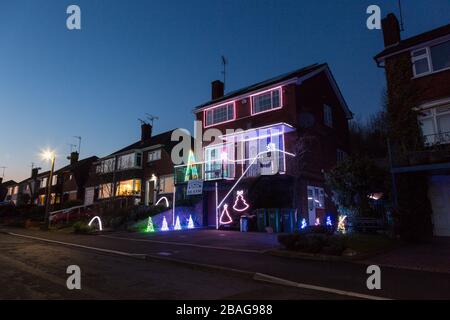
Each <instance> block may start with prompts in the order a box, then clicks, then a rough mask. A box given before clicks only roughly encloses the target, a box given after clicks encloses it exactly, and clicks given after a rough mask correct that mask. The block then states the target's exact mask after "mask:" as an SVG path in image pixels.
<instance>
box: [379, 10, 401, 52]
mask: <svg viewBox="0 0 450 320" xmlns="http://www.w3.org/2000/svg"><path fill="white" fill-rule="evenodd" d="M381 25H382V27H383V38H384V46H385V47H389V46H392V45H394V44H397V43H399V42H400V40H401V36H400V24H399V22H398V19H397V17H396V16H395V14H393V13H389V14H388V15H387V16H386V18H384V19H383V20H381Z"/></svg>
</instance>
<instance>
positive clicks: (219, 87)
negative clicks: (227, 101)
mask: <svg viewBox="0 0 450 320" xmlns="http://www.w3.org/2000/svg"><path fill="white" fill-rule="evenodd" d="M224 89H225V87H224V84H223V82H222V81H220V80H216V81H213V82H212V83H211V99H212V100H216V99H219V98H222V97H223V94H224Z"/></svg>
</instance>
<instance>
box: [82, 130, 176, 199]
mask: <svg viewBox="0 0 450 320" xmlns="http://www.w3.org/2000/svg"><path fill="white" fill-rule="evenodd" d="M172 132H173V130H171V131H167V132H164V133H161V134H158V135H155V136H153V135H152V125H150V124H148V123H143V124H142V126H141V139H140V140H139V141H137V142H135V143H133V144H131V145H129V146H127V147H124V148H122V149H120V150H118V151H116V152H114V153H112V154H110V155H108V156H106V157H103V158H101V159H99V160H98V161H96V162H95V163H94V165H93V166H92V168H91V172H90V177H89V181H88V182H87V187H86V190H85V193H86V194H85V204H86V205H89V204H92V203H94V202H100V201H106V200H111V199H117V198H125V199H126V200H127V202H128V201H131V202H130V204H144V205H147V206H150V205H153V204H155V203H156V201H157V200H158V199H157V198H158V197H160V196H166V197H167V198H168V199H171V198H172V194H173V187H174V184H173V164H172V161H171V150H172V148H173V146H174V145H175V144H176V143H177V142H173V141H171V137H172Z"/></svg>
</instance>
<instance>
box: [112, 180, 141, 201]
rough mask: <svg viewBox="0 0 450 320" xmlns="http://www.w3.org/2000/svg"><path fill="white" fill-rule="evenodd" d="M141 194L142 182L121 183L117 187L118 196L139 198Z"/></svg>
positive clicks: (129, 181)
mask: <svg viewBox="0 0 450 320" xmlns="http://www.w3.org/2000/svg"><path fill="white" fill-rule="evenodd" d="M140 194H141V180H140V179H131V180H126V181H120V182H118V183H117V185H116V196H119V197H120V196H139V195H140Z"/></svg>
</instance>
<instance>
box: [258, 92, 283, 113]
mask: <svg viewBox="0 0 450 320" xmlns="http://www.w3.org/2000/svg"><path fill="white" fill-rule="evenodd" d="M275 90H280V106H279V107H277V108H272V109H269V110H264V111H260V112H253V97H255V96H260V95H262V94H264V93H267V92H271V91H275ZM249 98H250V115H251V116H254V115H257V114H261V113H266V112H271V111H276V110H279V109H282V108H283V102H284V99H283V86H276V87H273V88H270V89H266V90H263V91H260V92H257V93H254V94H252V95H250V96H249ZM270 100H272V95H271V96H270Z"/></svg>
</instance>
